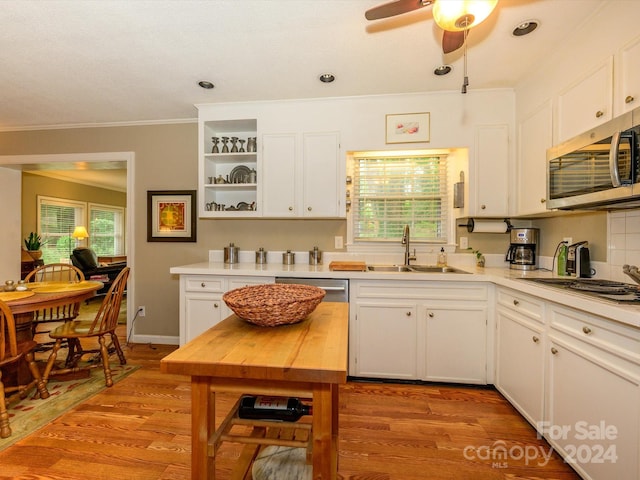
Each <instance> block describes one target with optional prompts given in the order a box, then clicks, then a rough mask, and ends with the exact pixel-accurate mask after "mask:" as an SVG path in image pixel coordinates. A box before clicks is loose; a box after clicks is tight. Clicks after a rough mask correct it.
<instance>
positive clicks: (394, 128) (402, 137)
mask: <svg viewBox="0 0 640 480" xmlns="http://www.w3.org/2000/svg"><path fill="white" fill-rule="evenodd" d="M430 129H431V114H430V113H429V112H423V113H397V114H389V115H387V116H386V143H419V142H429V141H430V140H431V135H430Z"/></svg>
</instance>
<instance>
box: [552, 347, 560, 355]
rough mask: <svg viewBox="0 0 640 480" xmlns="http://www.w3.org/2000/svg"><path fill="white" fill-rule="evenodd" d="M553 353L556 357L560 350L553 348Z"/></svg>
mask: <svg viewBox="0 0 640 480" xmlns="http://www.w3.org/2000/svg"><path fill="white" fill-rule="evenodd" d="M551 353H553V354H554V355H555V354H556V353H558V349H557V348H555V347H551Z"/></svg>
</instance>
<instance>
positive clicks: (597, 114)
mask: <svg viewBox="0 0 640 480" xmlns="http://www.w3.org/2000/svg"><path fill="white" fill-rule="evenodd" d="M603 115H604V112H603V111H602V110H598V111H597V112H596V118H600V117H601V116H603Z"/></svg>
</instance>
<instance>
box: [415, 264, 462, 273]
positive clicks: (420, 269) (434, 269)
mask: <svg viewBox="0 0 640 480" xmlns="http://www.w3.org/2000/svg"><path fill="white" fill-rule="evenodd" d="M409 268H410V269H411V270H412V271H413V272H417V273H467V274H468V273H469V272H465V271H464V270H460V269H459V268H456V267H449V266H446V267H438V266H436V265H410V266H409Z"/></svg>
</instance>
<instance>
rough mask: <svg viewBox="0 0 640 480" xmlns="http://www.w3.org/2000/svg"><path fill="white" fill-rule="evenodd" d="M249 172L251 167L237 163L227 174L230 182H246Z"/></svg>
mask: <svg viewBox="0 0 640 480" xmlns="http://www.w3.org/2000/svg"><path fill="white" fill-rule="evenodd" d="M249 172H251V169H250V168H249V167H247V166H246V165H238V166H237V167H235V168H234V169H233V170H231V173H230V174H229V181H230V182H231V183H247V181H248V180H247V179H248V178H249Z"/></svg>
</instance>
